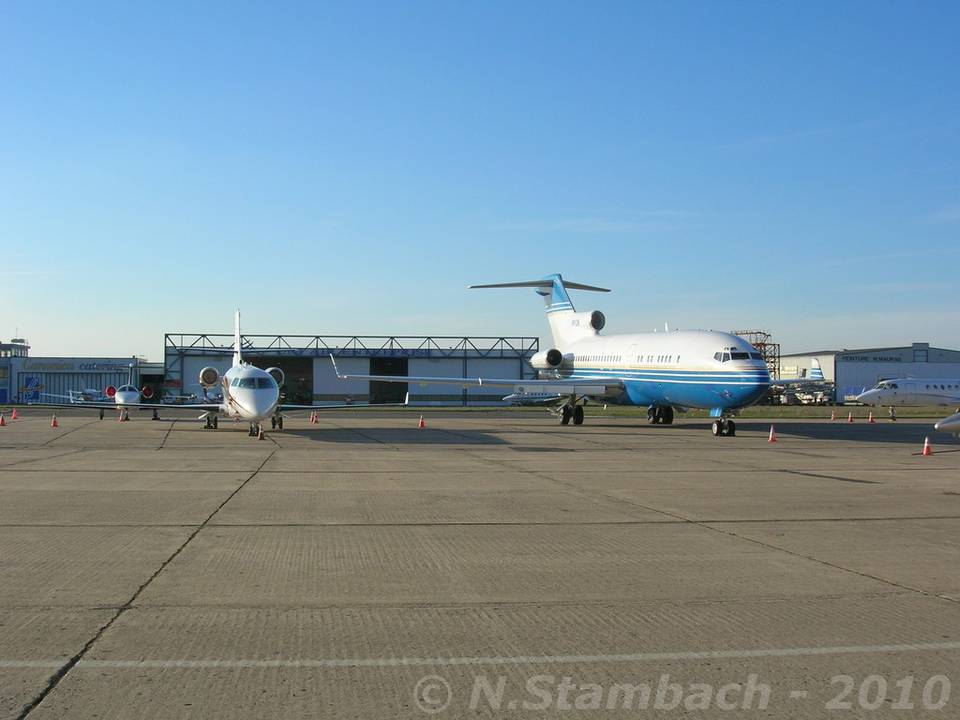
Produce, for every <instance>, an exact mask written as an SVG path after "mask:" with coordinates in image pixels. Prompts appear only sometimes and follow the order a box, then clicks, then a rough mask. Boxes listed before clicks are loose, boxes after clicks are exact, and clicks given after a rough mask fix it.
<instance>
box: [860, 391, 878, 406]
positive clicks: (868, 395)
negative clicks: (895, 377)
mask: <svg viewBox="0 0 960 720" xmlns="http://www.w3.org/2000/svg"><path fill="white" fill-rule="evenodd" d="M879 395H880V393H878V392H877V391H876V390H867V391H866V392H865V393H860V394H859V395H857V402H859V403H863V404H864V405H873V404H875V403H876V402H877V398H878V396H879Z"/></svg>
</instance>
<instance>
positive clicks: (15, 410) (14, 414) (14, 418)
mask: <svg viewBox="0 0 960 720" xmlns="http://www.w3.org/2000/svg"><path fill="white" fill-rule="evenodd" d="M10 419H11V420H16V419H17V409H16V408H14V409H13V412H12V413H10Z"/></svg>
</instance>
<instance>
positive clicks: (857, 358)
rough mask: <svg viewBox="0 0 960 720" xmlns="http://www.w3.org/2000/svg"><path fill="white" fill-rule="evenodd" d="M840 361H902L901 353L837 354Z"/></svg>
mask: <svg viewBox="0 0 960 720" xmlns="http://www.w3.org/2000/svg"><path fill="white" fill-rule="evenodd" d="M837 360H839V361H840V362H885V363H889V362H903V356H902V355H839V356H838V357H837Z"/></svg>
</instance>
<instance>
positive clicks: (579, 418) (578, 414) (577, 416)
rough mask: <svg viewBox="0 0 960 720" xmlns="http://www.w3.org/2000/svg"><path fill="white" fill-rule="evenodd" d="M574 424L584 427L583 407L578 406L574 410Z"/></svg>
mask: <svg viewBox="0 0 960 720" xmlns="http://www.w3.org/2000/svg"><path fill="white" fill-rule="evenodd" d="M573 424H574V425H583V405H577V406H575V407H574V408H573Z"/></svg>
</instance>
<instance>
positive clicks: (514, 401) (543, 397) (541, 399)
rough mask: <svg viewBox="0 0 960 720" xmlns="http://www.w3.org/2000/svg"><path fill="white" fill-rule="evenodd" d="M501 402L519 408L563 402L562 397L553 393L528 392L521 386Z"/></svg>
mask: <svg viewBox="0 0 960 720" xmlns="http://www.w3.org/2000/svg"><path fill="white" fill-rule="evenodd" d="M503 401H504V402H506V403H510V404H511V405H520V406H530V405H532V406H538V407H539V406H543V405H559V404H560V403H562V402H563V395H561V394H560V393H555V392H537V391H536V390H534V391H532V392H531V391H528V390H527V389H526V388H524V387H523V386H517V388H516V392H512V393H510V394H509V395H507V396H505V397H504V398H503Z"/></svg>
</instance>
